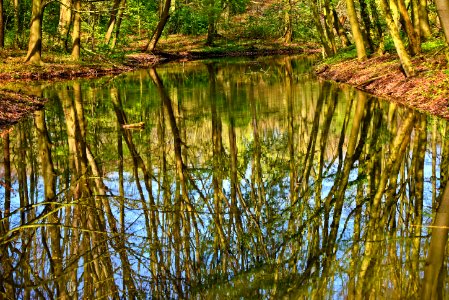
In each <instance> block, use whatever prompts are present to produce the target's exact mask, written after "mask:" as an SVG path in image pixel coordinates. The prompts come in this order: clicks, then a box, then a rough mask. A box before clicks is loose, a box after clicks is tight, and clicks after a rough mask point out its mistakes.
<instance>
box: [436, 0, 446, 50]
mask: <svg viewBox="0 0 449 300" xmlns="http://www.w3.org/2000/svg"><path fill="white" fill-rule="evenodd" d="M435 5H436V7H437V12H438V17H439V18H440V22H441V27H443V31H444V36H445V37H446V42H447V43H448V44H449V1H447V0H435Z"/></svg>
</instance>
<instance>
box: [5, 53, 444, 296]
mask: <svg viewBox="0 0 449 300" xmlns="http://www.w3.org/2000/svg"><path fill="white" fill-rule="evenodd" d="M308 68H309V64H308V63H307V61H305V60H296V59H292V58H279V59H277V60H273V59H271V60H269V59H261V60H257V61H253V62H251V63H244V62H238V61H237V62H234V63H229V64H227V63H218V62H208V63H205V64H202V63H192V64H186V65H185V66H184V69H183V70H182V72H181V71H179V70H175V68H173V67H170V68H169V67H167V68H161V69H150V70H143V71H141V72H137V73H135V74H130V75H129V76H126V77H124V78H115V79H111V80H110V81H100V82H90V83H82V82H69V83H62V84H58V85H56V87H54V88H52V89H50V90H45V91H44V92H45V93H47V96H48V97H50V98H51V99H53V104H52V105H51V106H50V107H49V108H48V109H47V110H46V111H45V112H37V113H36V114H35V115H34V118H33V120H31V121H30V120H26V121H24V122H23V123H21V124H19V125H18V126H16V127H15V128H14V130H13V131H12V132H10V133H6V134H3V136H2V137H1V145H2V149H3V152H2V156H1V162H2V164H1V169H0V170H1V173H2V179H1V181H0V184H1V188H0V189H1V193H2V194H1V195H2V197H1V199H3V201H2V203H1V213H2V214H1V216H0V217H1V227H0V232H1V238H0V240H1V247H0V262H1V268H0V293H1V295H2V296H1V297H3V298H6V299H35V298H42V299H44V298H45V299H73V298H77V299H79V298H83V299H97V298H111V299H119V298H127V299H128V298H130V299H141V298H154V299H159V298H195V297H201V298H209V297H210V298H223V297H227V298H282V297H287V298H307V299H308V298H312V299H323V298H350V299H359V298H369V297H373V298H378V297H388V298H418V297H419V296H421V297H423V298H429V299H430V298H431V297H435V298H438V297H440V298H441V297H444V295H445V294H446V286H447V284H446V280H447V279H446V277H445V276H444V275H445V274H446V273H447V268H446V266H445V265H444V263H443V262H444V260H445V258H446V254H445V253H446V250H445V249H446V248H445V247H446V241H447V227H448V224H446V223H445V222H446V221H445V220H446V219H447V218H446V217H445V214H446V213H447V212H446V211H445V210H447V209H446V208H447V203H446V202H447V201H446V200H447V198H448V197H446V194H447V189H446V191H445V193H443V194H440V193H439V189H440V190H441V189H442V188H443V184H442V183H444V182H445V180H446V177H447V174H446V171H447V170H446V169H447V167H445V166H447V164H448V161H447V158H445V157H444V154H445V153H446V150H447V149H449V148H448V145H449V143H448V142H447V139H445V138H444V136H445V127H446V123H444V122H443V121H438V120H432V121H431V122H432V123H430V122H429V120H428V118H427V117H426V116H423V115H421V114H419V113H415V112H411V111H408V110H406V109H402V108H400V107H397V106H396V105H393V104H388V103H384V102H379V101H378V100H376V99H372V98H370V97H369V96H367V95H365V94H362V93H359V92H356V91H354V90H350V89H348V88H344V87H342V88H337V87H336V86H334V85H330V84H328V83H320V82H317V81H315V80H313V79H311V78H310V75H309V74H310V73H309V71H308ZM266 70H270V72H267V71H266ZM141 121H144V122H145V127H144V128H140V129H139V130H136V129H135V128H134V129H133V128H129V127H130V126H127V125H129V124H135V123H138V122H141ZM427 128H430V129H431V130H427ZM440 160H441V165H442V167H441V171H440V169H439V165H440ZM443 166H444V168H446V169H444V170H443ZM440 173H441V174H440ZM436 203H438V204H439V206H438V209H437V208H436ZM433 212H435V213H436V215H435V219H434V221H433V222H432V219H431V218H430V216H431V215H432V213H433ZM430 224H432V226H430V227H428V226H426V225H430ZM428 237H430V244H429V243H428V240H429V238H428ZM427 253H428V259H427V262H426V265H425V266H424V263H423V259H422V257H423V256H424V255H425V254H427ZM423 275H424V276H423Z"/></svg>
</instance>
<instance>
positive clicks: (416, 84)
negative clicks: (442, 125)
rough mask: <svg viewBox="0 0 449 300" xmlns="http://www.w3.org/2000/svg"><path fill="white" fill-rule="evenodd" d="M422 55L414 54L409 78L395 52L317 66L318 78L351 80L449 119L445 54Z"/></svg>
mask: <svg viewBox="0 0 449 300" xmlns="http://www.w3.org/2000/svg"><path fill="white" fill-rule="evenodd" d="M428 57H429V55H427V56H425V55H421V56H417V57H414V58H413V63H414V66H415V67H416V71H417V75H416V76H414V77H409V78H407V77H406V76H405V75H404V73H403V71H402V70H401V66H400V63H399V59H398V57H397V55H395V54H388V53H387V54H384V55H382V56H377V57H372V58H369V59H367V60H365V61H363V62H359V61H358V60H357V59H350V60H344V61H342V62H339V63H334V64H324V65H321V66H318V67H316V69H315V73H316V74H317V76H318V77H319V78H322V79H325V80H331V81H334V82H337V83H343V84H348V85H350V86H352V87H354V88H356V89H359V90H361V91H364V92H367V93H369V94H371V95H373V96H376V97H379V98H382V99H385V100H387V101H391V102H395V103H399V104H402V105H404V106H406V107H408V108H411V109H415V110H418V111H420V112H422V113H425V114H428V115H432V116H436V117H439V118H443V119H449V74H448V72H447V69H446V71H445V65H447V62H446V61H445V58H444V55H443V57H441V56H440V57H435V56H430V57H431V58H432V59H429V58H428Z"/></svg>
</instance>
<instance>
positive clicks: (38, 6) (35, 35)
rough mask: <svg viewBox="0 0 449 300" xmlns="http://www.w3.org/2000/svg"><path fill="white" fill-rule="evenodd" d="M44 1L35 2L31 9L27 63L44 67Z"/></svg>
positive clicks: (35, 0)
mask: <svg viewBox="0 0 449 300" xmlns="http://www.w3.org/2000/svg"><path fill="white" fill-rule="evenodd" d="M44 7H45V4H44V1H43V0H33V3H32V8H31V27H30V39H29V42H28V52H27V55H26V58H25V62H29V63H32V64H36V65H42V64H43V62H42V58H41V53H42V19H43V14H44Z"/></svg>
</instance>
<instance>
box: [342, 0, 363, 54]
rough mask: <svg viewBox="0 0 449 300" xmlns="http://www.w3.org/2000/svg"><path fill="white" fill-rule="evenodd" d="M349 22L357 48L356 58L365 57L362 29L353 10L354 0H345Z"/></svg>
mask: <svg viewBox="0 0 449 300" xmlns="http://www.w3.org/2000/svg"><path fill="white" fill-rule="evenodd" d="M346 6H347V10H348V17H349V22H350V23H351V31H352V36H353V38H354V43H355V47H356V49H357V58H358V59H359V60H365V59H366V49H365V44H364V42H363V35H362V31H361V30H360V25H359V21H358V19H357V13H356V11H355V6H354V0H346Z"/></svg>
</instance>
